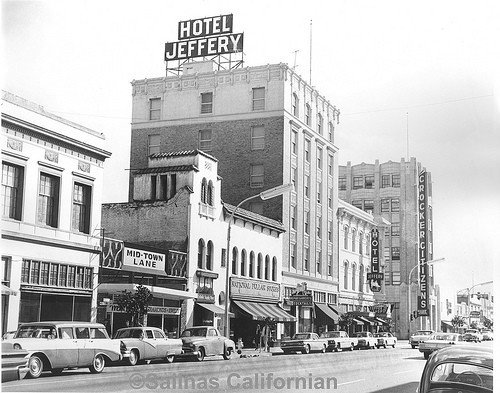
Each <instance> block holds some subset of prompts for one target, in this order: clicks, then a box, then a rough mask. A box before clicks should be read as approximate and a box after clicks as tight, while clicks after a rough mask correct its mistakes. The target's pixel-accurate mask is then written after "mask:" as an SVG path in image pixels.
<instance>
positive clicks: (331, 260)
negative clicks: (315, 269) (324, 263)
mask: <svg viewBox="0 0 500 393" xmlns="http://www.w3.org/2000/svg"><path fill="white" fill-rule="evenodd" d="M332 269H333V254H330V255H328V275H329V276H331V275H332V274H333V272H332Z"/></svg>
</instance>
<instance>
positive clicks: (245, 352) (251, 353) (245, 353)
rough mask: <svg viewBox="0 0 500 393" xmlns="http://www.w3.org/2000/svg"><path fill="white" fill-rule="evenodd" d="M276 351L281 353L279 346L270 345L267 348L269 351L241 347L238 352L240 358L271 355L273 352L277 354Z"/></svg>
mask: <svg viewBox="0 0 500 393" xmlns="http://www.w3.org/2000/svg"><path fill="white" fill-rule="evenodd" d="M278 353H280V354H281V353H283V351H282V350H281V348H279V347H272V348H269V352H265V351H264V350H262V351H260V352H259V351H258V350H255V348H243V349H242V351H241V354H239V356H240V357H242V358H252V357H259V356H261V357H262V356H273V354H278Z"/></svg>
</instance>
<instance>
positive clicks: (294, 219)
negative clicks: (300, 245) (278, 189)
mask: <svg viewBox="0 0 500 393" xmlns="http://www.w3.org/2000/svg"><path fill="white" fill-rule="evenodd" d="M291 213H292V214H291V217H290V218H291V220H290V222H291V225H292V229H297V206H292V209H291Z"/></svg>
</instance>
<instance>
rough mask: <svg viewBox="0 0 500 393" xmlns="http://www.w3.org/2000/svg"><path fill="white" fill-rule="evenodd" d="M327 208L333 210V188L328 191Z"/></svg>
mask: <svg viewBox="0 0 500 393" xmlns="http://www.w3.org/2000/svg"><path fill="white" fill-rule="evenodd" d="M328 207H329V208H330V209H333V188H329V189H328Z"/></svg>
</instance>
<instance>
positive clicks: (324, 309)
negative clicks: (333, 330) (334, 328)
mask: <svg viewBox="0 0 500 393" xmlns="http://www.w3.org/2000/svg"><path fill="white" fill-rule="evenodd" d="M314 305H315V306H316V307H317V308H318V309H319V310H320V311H321V312H323V314H325V315H326V316H327V317H328V318H330V319H331V320H332V321H333V322H334V323H335V324H338V323H339V316H338V314H337V313H335V312H334V311H333V310H332V309H331V308H330V307H328V306H327V305H326V304H323V303H314Z"/></svg>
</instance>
